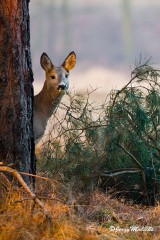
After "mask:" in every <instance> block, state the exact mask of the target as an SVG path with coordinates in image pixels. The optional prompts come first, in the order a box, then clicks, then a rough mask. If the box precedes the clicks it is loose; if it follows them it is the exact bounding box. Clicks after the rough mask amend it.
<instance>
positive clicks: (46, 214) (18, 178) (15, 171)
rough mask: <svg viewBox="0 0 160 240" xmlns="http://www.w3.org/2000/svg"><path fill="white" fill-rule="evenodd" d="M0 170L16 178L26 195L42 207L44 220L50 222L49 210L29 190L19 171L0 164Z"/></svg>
mask: <svg viewBox="0 0 160 240" xmlns="http://www.w3.org/2000/svg"><path fill="white" fill-rule="evenodd" d="M0 171H2V172H9V173H11V174H12V175H13V176H14V177H15V178H16V179H17V180H18V182H19V183H20V184H21V186H22V187H23V189H24V190H25V192H27V193H28V195H29V196H30V197H31V199H32V200H33V201H34V202H35V203H36V204H37V205H38V206H39V207H40V208H41V209H42V212H43V213H44V215H45V216H46V220H47V221H48V222H49V223H51V222H52V221H51V219H52V218H51V215H50V214H49V212H48V211H47V209H46V208H45V206H44V205H43V203H42V202H41V201H40V200H39V199H38V198H37V196H36V194H34V193H33V192H32V191H31V189H30V188H29V187H28V186H27V184H26V183H25V182H24V180H23V178H22V177H21V175H20V173H19V172H18V171H17V170H15V169H12V168H10V167H7V166H0Z"/></svg>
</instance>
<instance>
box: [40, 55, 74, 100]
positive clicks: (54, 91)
mask: <svg viewBox="0 0 160 240" xmlns="http://www.w3.org/2000/svg"><path fill="white" fill-rule="evenodd" d="M40 62H41V66H42V68H43V69H44V70H45V73H46V81H45V84H46V88H47V91H48V93H49V94H50V95H51V96H52V97H55V96H58V95H63V94H64V93H65V92H66V91H67V90H68V88H69V80H68V77H69V71H70V70H71V69H72V68H73V67H74V66H75V64H76V55H75V53H74V52H71V53H70V54H69V55H68V56H67V58H66V59H65V60H64V62H63V64H62V65H61V66H55V65H54V64H53V63H52V61H51V60H50V58H49V57H48V55H47V54H46V53H43V54H42V56H41V59H40Z"/></svg>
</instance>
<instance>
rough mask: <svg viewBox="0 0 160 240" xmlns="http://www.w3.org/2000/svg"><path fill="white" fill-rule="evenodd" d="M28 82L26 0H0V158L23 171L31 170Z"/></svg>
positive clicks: (30, 68)
mask: <svg viewBox="0 0 160 240" xmlns="http://www.w3.org/2000/svg"><path fill="white" fill-rule="evenodd" d="M32 82H33V74H32V66H31V55H30V25H29V1H28V0H5V1H3V0H0V161H2V162H4V163H6V164H10V163H13V164H14V167H15V168H16V169H17V170H19V171H23V172H27V173H35V157H34V139H33V127H32V101H33V86H32ZM25 180H26V181H27V182H28V181H29V180H30V179H29V178H28V177H26V178H25Z"/></svg>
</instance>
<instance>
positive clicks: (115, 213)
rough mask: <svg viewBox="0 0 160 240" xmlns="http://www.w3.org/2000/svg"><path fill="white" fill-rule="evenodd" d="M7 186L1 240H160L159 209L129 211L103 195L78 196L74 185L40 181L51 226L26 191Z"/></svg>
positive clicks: (1, 212) (1, 210)
mask: <svg viewBox="0 0 160 240" xmlns="http://www.w3.org/2000/svg"><path fill="white" fill-rule="evenodd" d="M4 181H5V178H4V179H2V178H1V186H5V187H4V188H2V187H1V192H0V194H1V200H2V199H3V201H1V207H0V240H41V239H42V240H72V239H73V240H74V239H75V240H80V239H81V240H97V239H100V240H105V239H106V240H107V239H109V240H110V239H137V240H138V239H160V237H159V230H160V227H159V226H160V218H159V215H160V206H158V205H157V206H156V207H150V208H148V207H144V206H138V205H127V204H125V203H123V202H121V201H120V200H116V199H112V198H111V196H110V195H107V194H106V193H102V192H100V191H93V192H88V193H80V192H77V191H75V190H74V189H72V187H71V184H66V185H64V184H61V183H60V182H58V181H51V180H49V181H44V180H42V179H37V186H36V195H37V197H38V198H39V199H40V200H41V201H42V202H43V203H44V205H45V207H46V208H47V210H48V211H49V212H50V214H51V217H52V223H53V224H52V225H48V224H47V222H46V219H45V216H44V214H43V213H42V212H41V209H40V208H39V207H38V206H37V205H36V204H34V203H33V200H32V199H30V198H29V197H28V195H27V194H26V193H25V192H24V190H23V189H21V188H18V187H17V188H15V187H13V186H9V184H8V183H4ZM152 230H153V231H152Z"/></svg>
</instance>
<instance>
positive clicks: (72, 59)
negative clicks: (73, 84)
mask: <svg viewBox="0 0 160 240" xmlns="http://www.w3.org/2000/svg"><path fill="white" fill-rule="evenodd" d="M75 64H76V54H75V52H71V53H70V54H69V55H68V56H67V57H66V59H65V60H64V62H63V64H62V67H64V68H65V69H66V70H67V71H68V72H69V71H70V70H71V69H72V68H73V67H74V66H75Z"/></svg>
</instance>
